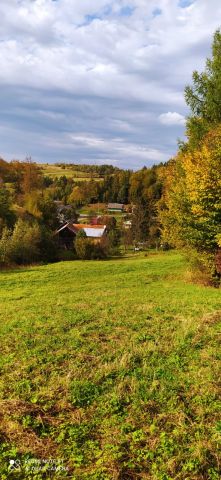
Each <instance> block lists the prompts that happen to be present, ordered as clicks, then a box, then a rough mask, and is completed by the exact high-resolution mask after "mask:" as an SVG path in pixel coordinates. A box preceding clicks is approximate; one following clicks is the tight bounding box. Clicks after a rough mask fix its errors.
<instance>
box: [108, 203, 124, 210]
mask: <svg viewBox="0 0 221 480" xmlns="http://www.w3.org/2000/svg"><path fill="white" fill-rule="evenodd" d="M107 209H108V212H123V211H124V204H123V203H108V206H107Z"/></svg>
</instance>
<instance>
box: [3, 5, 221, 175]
mask: <svg viewBox="0 0 221 480" xmlns="http://www.w3.org/2000/svg"><path fill="white" fill-rule="evenodd" d="M188 5H189V6H188ZM214 11H215V12H216V15H214ZM0 16H1V20H2V21H1V24H0V62H1V69H0V101H1V110H2V116H1V121H2V122H3V123H5V126H6V127H7V129H9V130H10V128H11V135H10V134H9V135H8V137H7V136H6V137H3V136H2V137H1V136H0V141H1V145H2V151H1V152H0V155H4V152H9V151H11V149H12V150H13V152H14V151H16V145H17V151H18V152H20V151H21V150H22V145H21V142H20V141H19V142H18V139H20V138H21V137H22V138H24V139H25V140H23V141H24V142H26V143H27V142H30V145H29V147H28V148H29V150H31V149H33V150H32V155H33V156H35V157H36V158H37V157H38V158H40V157H41V156H43V157H44V152H43V150H42V148H41V147H40V146H41V145H43V144H44V142H43V141H42V140H43V139H44V138H45V132H46V131H49V132H50V138H53V136H54V138H55V139H56V142H57V141H58V142H59V137H60V139H61V143H62V145H63V149H64V157H65V155H66V153H67V158H68V159H71V160H72V159H73V161H74V160H79V161H85V160H88V158H89V157H88V156H87V158H85V151H84V150H83V149H82V147H80V146H79V150H78V151H77V152H76V149H74V147H73V150H72V155H73V158H71V153H70V151H71V148H72V147H70V148H69V144H67V147H66V146H65V142H64V138H66V137H64V136H63V134H64V132H74V134H75V135H76V136H77V135H78V136H80V135H81V132H82V131H85V132H86V134H87V136H88V138H107V139H108V140H109V141H110V142H112V141H113V142H114V139H115V138H116V137H117V135H121V136H122V137H123V138H124V145H128V151H132V152H133V154H132V156H128V151H127V150H126V147H125V148H124V153H122V150H121V153H120V151H119V149H118V151H117V150H116V149H115V153H116V161H119V162H121V164H124V165H125V164H126V162H127V159H128V166H132V165H133V164H135V163H136V158H138V157H139V155H140V153H139V151H140V150H139V147H140V148H141V149H142V148H143V146H145V147H144V148H145V149H147V150H148V149H149V151H150V152H153V151H157V152H158V151H159V149H160V150H161V152H162V155H163V156H164V157H165V154H166V155H168V158H169V157H170V156H171V154H173V153H175V149H176V138H177V128H179V129H180V130H179V131H180V135H182V134H183V131H184V129H183V126H184V122H185V119H184V116H185V115H186V114H187V110H186V107H185V102H184V98H183V90H184V87H185V85H186V84H188V83H190V82H191V75H192V71H193V70H194V69H202V68H203V65H204V63H205V57H206V55H208V54H209V51H210V45H211V41H212V34H213V32H214V31H215V29H216V28H217V27H218V26H219V24H218V21H217V19H219V18H221V3H220V1H219V0H210V2H208V0H194V1H193V2H192V4H190V2H189V1H185V0H183V1H182V2H181V1H180V0H148V2H147V0H93V1H91V0H81V1H79V0H57V1H52V0H35V1H33V0H10V2H9V1H8V0H1V3H0ZM44 111H45V115H44ZM162 112H167V113H162ZM177 112H179V113H177ZM163 125H170V126H171V129H170V133H169V134H168V130H167V133H165V130H166V129H165V128H164V127H163ZM15 132H17V135H15ZM27 132H28V133H29V135H27ZM31 132H32V136H31V135H30V133H31ZM36 135H37V136H38V141H36V142H35V140H34V139H35V138H36ZM168 135H170V136H168ZM31 138H33V143H32V145H31ZM66 140H67V139H66ZM12 142H13V148H12V146H11V143H12ZM18 143H19V144H18ZM44 145H45V144H44ZM99 145H100V144H97V147H95V146H94V144H93V145H91V157H90V158H92V160H95V151H96V152H97V155H98V157H99V155H100V154H101V152H100V150H99ZM132 145H133V146H136V149H137V157H136V152H135V151H134V150H133V148H132ZM159 145H160V147H159ZM50 148H51V153H49V150H47V148H46V147H45V149H46V150H45V155H46V156H48V158H49V157H50V158H54V159H55V160H59V158H58V152H57V150H56V148H54V149H53V142H52V143H51V146H50ZM108 148H109V144H108V145H106V149H108ZM131 149H132V150H131ZM25 150H26V146H24V152H25ZM65 152H66V153H65ZM59 155H60V152H59ZM123 155H124V159H123ZM107 157H108V158H111V155H109V152H108V150H106V152H104V153H103V158H104V159H106V158H107ZM132 157H133V158H132ZM135 157H136V158H135ZM99 158H100V157H99ZM42 160H46V158H45V157H44V158H42ZM150 162H151V160H150Z"/></svg>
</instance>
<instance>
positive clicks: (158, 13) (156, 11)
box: [153, 8, 162, 17]
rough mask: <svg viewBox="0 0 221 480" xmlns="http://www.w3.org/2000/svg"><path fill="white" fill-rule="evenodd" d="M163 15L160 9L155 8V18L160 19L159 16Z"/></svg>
mask: <svg viewBox="0 0 221 480" xmlns="http://www.w3.org/2000/svg"><path fill="white" fill-rule="evenodd" d="M161 14H162V10H161V9H160V8H155V9H154V10H153V16H154V17H158V16H159V15H161Z"/></svg>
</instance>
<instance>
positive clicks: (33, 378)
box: [0, 252, 221, 480]
mask: <svg viewBox="0 0 221 480" xmlns="http://www.w3.org/2000/svg"><path fill="white" fill-rule="evenodd" d="M185 269H186V264H185V261H184V259H183V258H182V257H181V256H180V255H179V254H177V253H174V252H173V253H170V252H169V253H159V254H152V255H150V256H147V257H145V256H144V255H141V256H137V257H136V256H134V257H133V256H131V257H129V258H122V259H116V260H114V259H113V260H110V261H97V262H95V261H89V262H86V261H85V262H83V261H74V262H62V263H57V264H54V265H47V266H39V267H37V266H36V267H35V266H34V267H32V268H26V269H23V270H22V269H21V270H17V271H12V272H10V271H9V272H1V274H0V282H1V301H2V302H1V308H0V314H1V324H0V335H1V351H0V368H1V383H0V416H1V422H0V437H1V442H2V443H1V446H0V452H1V470H0V472H1V475H0V478H1V479H3V480H7V479H14V478H15V479H20V480H23V479H30V480H32V479H34V480H43V479H58V478H59V479H60V478H62V479H63V478H71V479H72V480H82V479H83V480H85V479H87V480H115V479H116V480H127V479H132V480H133V479H136V480H139V479H145V480H146V479H148V480H174V479H177V480H204V479H206V480H218V479H220V478H221V469H220V464H221V454H220V442H221V418H220V413H221V398H220V364H221V362H220V360H221V353H220V334H221V313H220V312H221V295H220V290H218V289H213V288H211V287H201V286H199V285H192V284H188V283H185V281H184V280H183V278H184V277H183V272H184V271H185ZM47 459H48V460H49V459H53V462H51V463H49V462H48V463H46V464H45V463H44V460H47ZM59 459H60V460H59ZM62 459H63V461H62ZM10 460H11V461H12V460H14V461H15V462H16V463H14V464H12V462H11V470H10V469H9V461H10ZM59 461H60V464H59ZM59 465H60V467H59ZM14 467H16V469H15V470H12V468H14ZM62 467H65V468H67V470H59V468H60V469H61V468H62ZM34 468H35V470H34ZM53 468H54V469H55V468H57V471H55V470H54V471H52V469H53Z"/></svg>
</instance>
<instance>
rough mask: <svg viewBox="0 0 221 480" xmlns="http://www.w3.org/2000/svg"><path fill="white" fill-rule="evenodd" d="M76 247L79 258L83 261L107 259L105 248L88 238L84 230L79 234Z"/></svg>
mask: <svg viewBox="0 0 221 480" xmlns="http://www.w3.org/2000/svg"><path fill="white" fill-rule="evenodd" d="M74 246H75V250H76V254H77V257H78V258H79V259H81V260H98V259H100V258H101V259H102V258H105V257H106V250H105V246H104V245H102V244H101V243H94V242H93V240H91V239H90V238H87V236H86V233H85V232H84V231H83V230H81V231H80V232H79V233H78V234H77V236H76V240H75V243H74Z"/></svg>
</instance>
